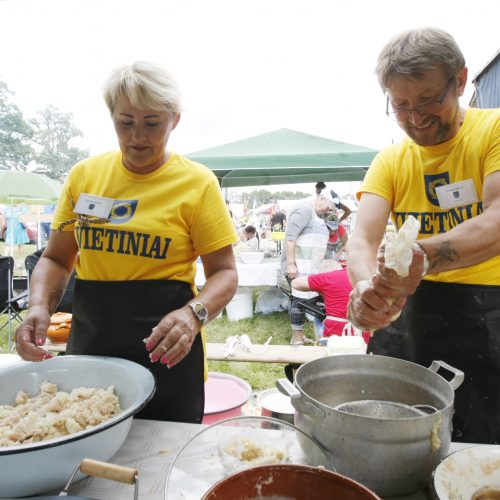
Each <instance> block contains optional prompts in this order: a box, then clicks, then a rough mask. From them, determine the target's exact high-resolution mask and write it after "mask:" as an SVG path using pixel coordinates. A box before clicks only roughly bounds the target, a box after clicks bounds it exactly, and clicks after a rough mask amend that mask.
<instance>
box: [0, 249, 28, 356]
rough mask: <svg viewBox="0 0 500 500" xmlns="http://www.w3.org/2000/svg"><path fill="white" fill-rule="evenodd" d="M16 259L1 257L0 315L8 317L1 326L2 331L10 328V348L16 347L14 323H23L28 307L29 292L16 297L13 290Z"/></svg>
mask: <svg viewBox="0 0 500 500" xmlns="http://www.w3.org/2000/svg"><path fill="white" fill-rule="evenodd" d="M13 272H14V258H13V257H1V256H0V315H3V314H5V315H7V321H4V322H3V323H2V324H1V325H0V331H2V330H3V329H4V328H5V327H6V326H8V348H9V351H11V350H12V349H13V347H14V343H13V341H12V321H17V322H19V323H20V322H21V321H22V317H21V311H23V310H25V309H26V307H27V300H26V299H27V297H28V293H27V291H24V292H22V293H20V294H17V295H14V290H13V286H12V285H13Z"/></svg>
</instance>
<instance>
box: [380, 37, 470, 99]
mask: <svg viewBox="0 0 500 500" xmlns="http://www.w3.org/2000/svg"><path fill="white" fill-rule="evenodd" d="M464 67H465V59H464V56H463V54H462V51H461V50H460V48H459V47H458V45H457V43H456V42H455V39H454V38H453V37H452V36H451V35H450V34H449V33H447V32H446V31H443V30H441V29H439V28H422V29H415V30H409V31H404V32H403V33H400V34H399V35H397V36H395V37H394V38H392V39H391V40H390V41H389V42H388V43H387V44H386V45H385V47H384V48H383V49H382V51H381V52H380V55H379V57H378V63H377V67H376V69H375V72H376V74H377V77H378V81H379V83H380V86H381V87H382V90H383V91H384V92H385V91H386V90H387V88H388V87H389V86H390V84H391V82H392V80H393V79H394V78H395V77H397V76H404V77H408V78H415V79H417V80H419V79H421V78H423V76H424V75H425V73H426V72H427V71H429V70H431V69H435V68H442V69H443V70H444V72H445V73H446V76H447V77H448V78H452V77H454V76H456V75H457V74H458V72H459V71H461V70H462V69H463V68H464Z"/></svg>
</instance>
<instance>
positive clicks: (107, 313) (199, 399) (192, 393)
mask: <svg viewBox="0 0 500 500" xmlns="http://www.w3.org/2000/svg"><path fill="white" fill-rule="evenodd" d="M192 297H193V292H192V290H191V288H190V286H189V284H188V283H185V282H181V281H173V280H163V281H162V280H141V281H89V280H80V279H77V280H76V284H75V293H74V298H73V321H72V327H71V333H70V336H69V338H68V343H67V349H66V353H67V354H88V355H97V356H113V357H118V358H125V359H128V360H130V361H135V362H136V363H139V364H141V365H142V366H144V367H146V368H147V369H148V370H150V371H151V373H152V374H153V375H154V377H155V379H156V393H155V395H154V397H153V399H152V400H151V401H150V402H149V404H148V405H147V406H146V407H145V408H144V409H143V410H141V411H140V412H139V413H137V415H136V417H138V418H145V419H151V420H170V421H175V422H190V423H200V422H201V419H202V418H203V411H204V404H205V394H204V355H203V345H202V339H201V334H198V335H196V338H195V341H194V342H193V345H192V347H191V351H190V352H189V354H188V355H187V356H186V357H185V358H184V359H183V360H182V361H181V362H179V363H178V364H177V365H175V366H173V367H172V368H168V367H167V366H166V365H163V364H161V363H160V362H159V361H157V362H156V363H152V362H151V360H150V359H149V352H148V351H147V350H146V345H145V343H144V342H143V339H144V338H146V337H148V336H149V335H150V334H151V330H152V328H153V327H154V326H156V325H157V324H158V322H159V321H160V320H161V318H163V317H164V316H165V315H166V314H168V313H169V312H170V311H173V310H175V309H178V308H180V307H182V306H183V305H185V304H186V302H187V301H188V300H190V299H191V298H192ZM82 383H84V381H82Z"/></svg>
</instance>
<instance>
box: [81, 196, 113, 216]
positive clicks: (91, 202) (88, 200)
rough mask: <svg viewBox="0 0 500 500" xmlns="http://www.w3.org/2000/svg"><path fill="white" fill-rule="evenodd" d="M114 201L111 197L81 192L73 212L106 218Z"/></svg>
mask: <svg viewBox="0 0 500 500" xmlns="http://www.w3.org/2000/svg"><path fill="white" fill-rule="evenodd" d="M114 202H115V200H114V199H113V198H105V197H104V196H96V195H93V194H87V193H82V194H81V195H80V197H79V198H78V201H77V202H76V205H75V208H74V209H73V212H75V213H77V214H81V215H93V216H95V217H99V218H102V219H107V218H108V216H109V214H110V212H111V208H112V207H113V203H114Z"/></svg>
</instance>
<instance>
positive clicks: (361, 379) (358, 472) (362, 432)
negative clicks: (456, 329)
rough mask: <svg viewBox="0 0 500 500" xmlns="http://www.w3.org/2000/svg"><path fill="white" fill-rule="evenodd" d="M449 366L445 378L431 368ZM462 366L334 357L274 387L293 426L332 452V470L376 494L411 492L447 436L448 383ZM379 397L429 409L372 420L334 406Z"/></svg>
mask: <svg viewBox="0 0 500 500" xmlns="http://www.w3.org/2000/svg"><path fill="white" fill-rule="evenodd" d="M440 368H444V369H446V370H449V371H450V372H452V373H453V374H454V375H453V378H452V379H451V380H450V381H449V382H448V381H447V380H446V379H444V378H443V377H441V376H440V375H438V374H437V373H436V372H437V371H438V370H439V369H440ZM463 378H464V375H463V373H462V372H461V371H459V370H456V369H455V368H453V367H451V366H449V365H447V364H446V363H444V362H442V361H433V362H432V365H431V366H430V368H426V367H424V366H420V365H417V364H415V363H410V362H408V361H403V360H400V359H396V358H391V357H388V356H374V355H356V354H354V355H338V356H329V357H325V358H320V359H317V360H314V361H311V362H309V363H306V364H304V365H302V366H301V367H300V368H299V369H298V371H297V372H296V375H295V386H294V385H292V384H291V383H290V382H289V381H288V380H287V379H280V380H278V381H277V386H278V389H279V390H280V391H281V392H283V393H284V394H287V395H289V396H290V397H291V401H292V405H293V406H294V408H295V410H296V412H295V425H296V426H297V427H298V428H299V429H301V430H303V431H304V432H305V433H306V434H309V435H310V436H312V437H314V438H315V439H316V440H317V441H318V442H319V443H321V444H322V445H323V446H324V447H325V448H326V449H327V450H328V452H329V453H330V454H331V456H332V457H331V458H332V461H333V463H334V465H335V468H336V470H337V472H339V473H340V474H344V475H346V476H348V477H351V478H353V479H354V480H356V481H359V482H360V483H361V484H364V485H365V486H366V487H368V488H370V489H371V490H373V491H375V492H377V493H378V494H379V495H380V496H396V495H405V494H408V493H412V492H414V491H416V490H418V489H420V488H422V487H423V486H425V485H426V484H427V483H428V481H429V479H430V477H431V474H432V471H433V470H434V468H435V467H436V466H437V464H438V463H439V462H440V461H441V460H442V459H443V458H444V457H445V456H446V455H447V453H448V449H449V446H450V441H451V431H452V416H453V400H454V397H455V393H454V389H456V388H457V387H459V386H460V384H461V383H462V381H463ZM369 399H374V400H385V401H394V402H399V403H404V404H407V405H430V406H433V407H435V408H436V409H437V411H436V412H434V413H432V414H430V415H422V416H415V417H412V418H397V419H395V418H383V419H380V418H374V417H366V416H360V415H355V414H350V413H345V412H342V411H338V410H336V409H335V408H334V407H335V406H337V405H339V404H341V403H345V402H348V401H357V400H369Z"/></svg>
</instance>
